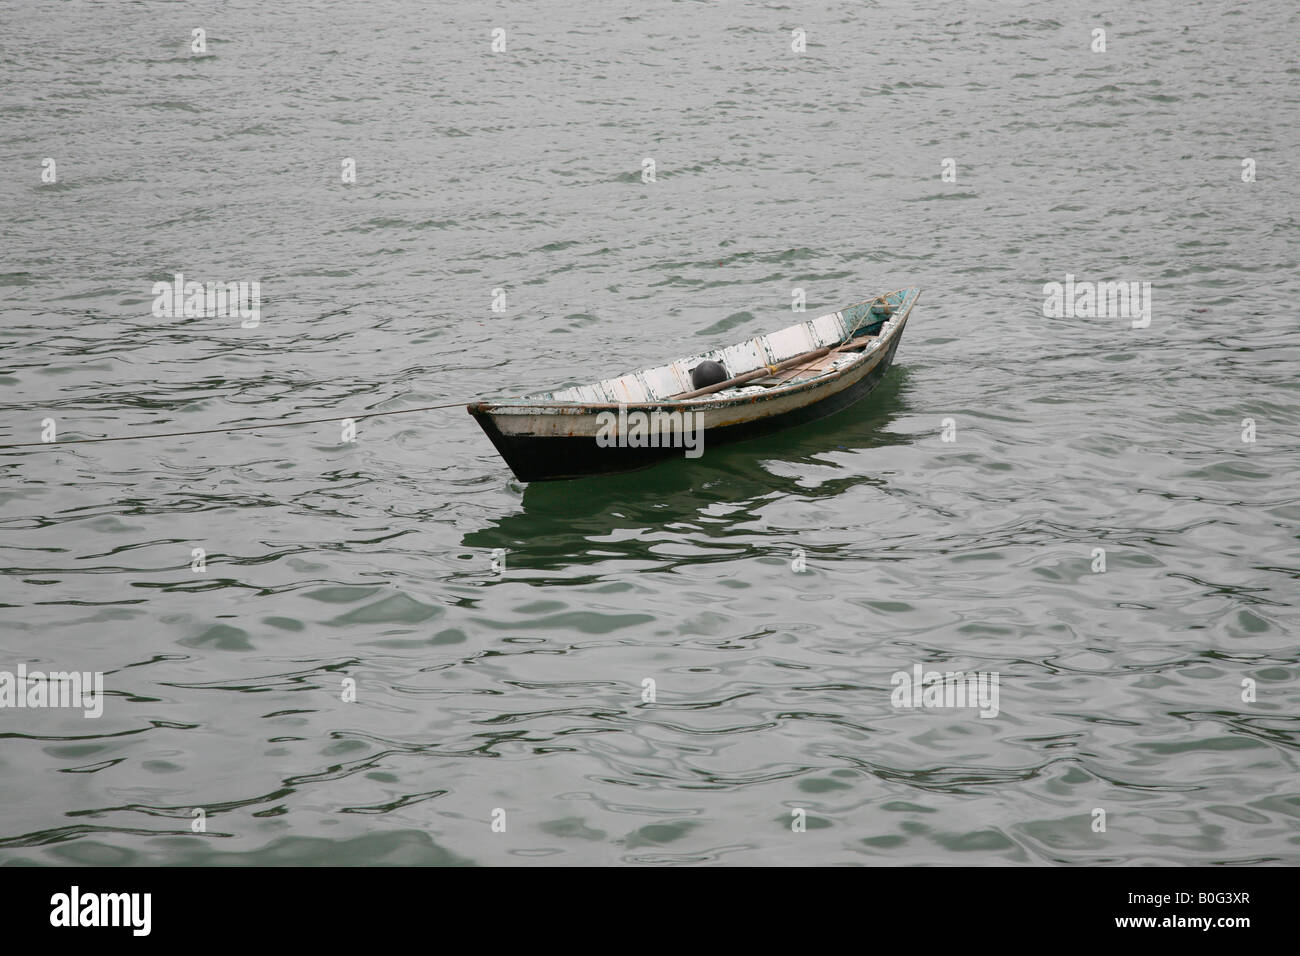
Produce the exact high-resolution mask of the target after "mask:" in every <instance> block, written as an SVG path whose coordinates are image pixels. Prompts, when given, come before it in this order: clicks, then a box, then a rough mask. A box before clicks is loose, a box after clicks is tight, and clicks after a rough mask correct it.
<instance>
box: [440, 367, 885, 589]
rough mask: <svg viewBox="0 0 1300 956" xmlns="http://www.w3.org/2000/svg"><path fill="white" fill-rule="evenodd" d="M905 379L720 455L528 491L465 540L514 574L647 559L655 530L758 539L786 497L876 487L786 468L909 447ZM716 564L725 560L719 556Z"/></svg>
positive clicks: (865, 479) (850, 476) (831, 495)
mask: <svg viewBox="0 0 1300 956" xmlns="http://www.w3.org/2000/svg"><path fill="white" fill-rule="evenodd" d="M907 382H908V371H907V369H906V368H904V367H899V366H895V367H894V368H891V369H890V370H889V372H888V373H887V374H886V375H885V378H884V379H883V380H882V381H881V383H880V385H879V386H878V387H877V388H876V389H875V390H874V391H873V392H871V394H870V395H868V396H867V397H866V398H864V399H863V400H862V401H860V402H858V403H857V404H856V405H853V406H852V407H850V408H848V409H845V410H843V411H841V412H839V413H837V414H835V415H832V416H830V417H828V418H823V419H821V420H819V421H816V422H811V423H809V424H808V425H805V426H803V427H799V428H789V429H786V430H784V431H781V432H777V433H775V434H772V435H766V436H763V437H761V438H755V439H752V440H750V441H745V442H737V443H732V444H726V445H722V446H720V447H717V448H708V446H707V437H708V436H707V434H706V436H705V440H706V446H705V453H704V455H703V456H702V457H701V458H699V459H695V460H689V459H686V458H684V457H683V458H673V459H669V460H667V461H665V462H662V463H660V464H658V465H654V466H652V467H650V468H646V469H643V470H641V471H637V472H631V473H628V474H621V475H609V476H606V477H601V478H584V479H577V480H574V481H562V482H550V481H546V482H535V483H532V484H529V485H526V486H525V487H524V490H523V498H522V501H521V507H520V509H519V510H518V511H516V512H514V513H512V514H509V515H506V516H504V517H501V518H497V519H495V520H494V521H492V522H490V523H489V524H488V525H487V526H485V527H483V528H481V529H477V530H475V531H471V532H469V533H468V534H466V535H465V537H464V538H463V539H462V543H463V544H464V545H465V546H466V547H469V548H481V549H486V550H489V551H491V550H494V549H497V548H502V549H505V550H507V551H510V552H512V554H513V557H512V559H511V565H512V567H516V568H535V569H538V570H555V569H561V568H570V567H573V566H574V565H582V564H596V563H604V562H605V561H607V560H609V559H610V558H611V557H617V556H624V557H643V558H644V557H649V556H650V555H651V552H650V551H649V550H648V548H649V546H650V545H651V544H652V543H653V542H652V541H648V540H646V539H645V538H644V537H643V534H644V533H646V532H651V531H653V530H654V529H656V528H663V527H672V528H674V529H675V530H681V531H683V532H684V533H686V532H699V533H704V534H707V536H708V537H709V538H710V539H712V540H713V541H715V542H719V541H722V540H723V539H726V538H728V537H730V536H733V535H739V536H746V537H747V536H751V535H759V536H761V535H762V534H764V533H765V529H764V528H763V527H762V524H761V515H760V514H759V511H758V508H759V507H760V506H761V505H762V504H763V503H765V502H768V501H771V500H773V499H775V498H780V497H782V496H784V495H798V496H799V497H801V498H814V499H815V498H826V499H835V498H837V497H839V496H841V495H843V494H844V493H845V492H846V491H847V490H848V489H850V488H852V487H853V486H855V485H859V484H872V483H880V481H881V479H880V478H877V477H875V476H873V475H871V474H869V473H866V472H862V471H856V470H855V471H852V472H850V471H848V470H847V469H840V470H841V471H843V474H841V475H839V476H838V477H834V478H831V479H828V480H823V481H822V482H821V483H819V484H817V485H815V486H813V487H807V486H806V485H805V484H804V483H802V482H801V480H800V478H799V477H798V469H797V468H795V467H788V466H797V465H801V464H816V465H819V466H823V467H829V468H832V469H836V468H838V466H836V465H835V463H834V461H833V459H830V458H828V457H827V453H828V452H836V451H863V450H870V449H877V448H886V447H889V446H892V445H900V444H904V443H906V442H908V441H909V440H911V439H910V436H908V435H906V434H904V433H901V432H899V431H897V430H896V429H895V428H894V427H893V425H894V422H895V419H896V418H897V417H898V415H899V414H901V413H903V412H904V410H905V409H906V396H907ZM857 460H858V461H861V460H863V459H857ZM866 460H869V459H866ZM783 466H787V467H783ZM623 532H637V534H636V535H635V536H628V535H625V534H623ZM718 557H720V558H721V559H724V560H725V558H726V551H725V550H724V551H722V552H721V553H720V554H719V555H718Z"/></svg>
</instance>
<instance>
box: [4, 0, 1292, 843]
mask: <svg viewBox="0 0 1300 956" xmlns="http://www.w3.org/2000/svg"><path fill="white" fill-rule="evenodd" d="M3 20H4V28H3V30H0V54H2V55H0V126H2V127H3V131H4V135H3V137H0V168H2V169H3V176H0V199H2V201H3V208H4V213H5V216H4V219H5V231H4V236H3V239H2V240H0V243H2V244H3V249H4V256H3V261H2V262H0V273H3V274H0V296H2V297H3V330H2V332H0V341H3V362H2V368H0V403H3V414H2V415H0V442H8V443H13V442H26V441H38V440H39V439H40V435H41V430H42V420H43V419H46V418H52V419H53V420H54V421H55V423H56V427H57V428H58V431H59V436H60V437H63V438H74V437H95V436H103V435H129V434H131V433H133V432H134V433H145V432H159V431H166V432H170V431H178V430H194V429H202V428H212V427H216V426H220V425H225V424H242V423H246V422H248V421H264V420H275V419H291V418H327V417H331V416H333V417H337V418H342V417H345V416H347V415H355V414H362V413H364V412H367V411H376V410H392V409H400V408H404V407H414V406H421V405H430V404H439V403H443V402H456V401H465V400H469V399H472V398H477V397H489V396H496V395H513V394H520V393H523V392H527V391H531V390H535V389H540V388H546V387H550V386H552V385H557V384H561V383H566V382H580V381H586V380H591V379H595V378H600V377H605V376H608V375H613V374H618V373H621V372H623V371H626V370H628V369H629V368H635V367H640V366H642V365H647V364H651V363H657V362H660V361H662V360H665V359H669V358H672V357H675V356H677V355H683V354H690V353H692V352H697V351H700V350H702V349H704V348H708V347H712V346H715V345H721V344H727V343H728V342H730V341H735V340H738V339H741V338H743V337H747V336H751V335H755V334H758V333H761V332H763V331H767V330H770V329H774V328H779V327H781V326H784V325H787V324H789V323H790V322H791V321H793V320H792V318H791V312H790V308H791V295H792V290H793V289H804V290H805V291H806V294H807V297H808V308H809V311H810V312H812V313H820V312H824V311H830V310H834V309H837V308H839V307H841V306H844V305H847V304H849V303H851V302H856V301H860V300H862V299H864V298H867V297H869V296H871V295H874V294H876V293H877V292H881V291H884V290H887V289H895V288H900V287H903V286H910V285H917V286H921V287H922V288H923V289H924V290H925V291H924V294H923V296H922V299H921V302H920V304H919V305H918V306H917V308H916V310H915V312H914V313H913V315H912V318H911V320H910V322H909V324H908V328H907V332H906V336H905V337H904V340H903V343H902V346H901V348H900V349H899V352H898V355H897V359H896V362H895V366H894V368H893V369H892V370H891V371H890V373H889V375H888V376H887V378H886V380H885V381H884V383H883V384H882V386H881V387H880V389H879V390H878V391H877V392H876V393H875V394H873V395H872V396H871V397H870V398H869V399H868V400H867V401H865V402H863V403H862V404H860V405H859V406H857V407H855V408H853V409H852V410H850V411H847V412H844V413H841V414H839V415H837V416H835V417H833V418H831V419H828V420H826V421H824V422H822V423H820V424H818V425H815V426H810V427H807V428H805V429H802V430H799V431H795V432H786V433H783V434H780V435H777V436H773V437H770V438H766V439H761V440H757V441H753V442H750V443H745V444H740V445H731V446H727V447H725V448H718V449H711V450H709V451H708V452H707V453H706V454H705V456H704V458H703V459H702V460H700V461H698V462H687V461H673V462H670V463H668V464H665V465H663V466H660V467H657V468H654V469H651V470H648V471H644V472H640V473H637V474H632V475H625V476H619V477H613V478H608V479H603V480H584V481H579V482H563V483H555V484H541V485H531V486H523V485H521V484H519V483H518V482H516V481H515V480H514V479H513V478H512V476H511V475H510V473H509V471H508V470H507V468H506V467H505V465H504V463H503V462H502V461H501V460H500V459H499V458H498V456H497V455H496V453H495V452H494V450H493V448H492V446H491V445H490V444H489V442H488V441H487V439H486V437H485V436H484V435H483V434H482V433H481V432H480V431H479V429H478V428H477V426H476V425H475V424H474V422H473V421H472V420H471V419H470V418H469V416H467V415H466V414H464V412H463V411H462V410H460V409H451V410H447V411H435V412H428V413H422V414H418V415H411V416H398V417H390V418H381V419H372V420H365V421H362V422H360V423H359V425H358V440H357V442H356V443H355V444H341V443H340V442H339V437H340V435H339V426H338V425H337V424H325V425H319V426H310V427H302V428H294V429H276V430H269V431H263V432H242V433H235V434H208V435H202V436H195V437H189V438H170V439H163V440H156V441H138V442H123V443H108V444H96V445H63V446H51V447H48V448H27V449H9V450H0V474H2V475H3V484H2V485H0V502H2V504H0V565H2V566H3V567H2V575H0V604H2V605H3V607H2V610H0V615H2V617H0V622H2V625H3V627H2V629H0V670H8V671H14V670H15V669H16V668H17V667H18V665H19V664H21V663H25V664H26V665H27V666H28V667H30V668H32V669H38V668H42V669H46V670H56V669H77V670H84V671H102V672H103V673H104V675H105V676H104V680H105V685H106V692H107V694H108V698H107V701H106V705H105V709H104V714H103V716H102V717H101V718H99V719H98V720H87V719H84V718H83V717H82V716H81V715H80V712H78V711H69V710H31V709H23V710H17V709H5V710H3V711H0V722H2V723H0V737H2V738H3V739H2V741H0V862H7V863H14V862H24V861H26V862H41V863H99V864H105V863H107V864H118V863H121V864H127V863H184V864H214V863H220V864H227V863H233V864H259V863H260V864H268V863H294V862H296V863H313V864H319V863H380V862H382V863H480V864H493V863H495V864H501V863H544V864H576V863H587V864H593V863H594V864H608V863H639V864H662V863H728V864H759V863H788V864H822V863H831V864H836V863H850V864H852V863H861V864H880V863H889V864H901V863H906V864H921V863H925V864H936V863H978V864H1044V863H1064V864H1082V863H1102V862H1104V863H1129V864H1150V863H1232V864H1245V863H1275V862H1290V863H1295V862H1297V861H1300V782H1298V780H1300V778H1298V777H1297V744H1298V742H1300V725H1298V724H1297V705H1298V704H1300V692H1298V691H1297V684H1296V677H1297V668H1298V660H1300V653H1298V650H1297V640H1296V631H1297V625H1298V624H1300V615H1297V611H1296V601H1297V596H1298V593H1300V589H1298V587H1297V578H1298V577H1300V546H1298V544H1297V532H1296V529H1297V522H1298V521H1300V491H1298V488H1297V480H1296V475H1297V471H1298V470H1300V452H1297V445H1296V438H1297V433H1300V391H1298V390H1297V385H1296V377H1295V368H1296V361H1297V359H1298V358H1300V335H1298V334H1297V327H1298V325H1300V322H1298V321H1297V316H1296V310H1295V305H1294V303H1295V301H1296V299H1297V296H1300V280H1298V279H1297V275H1298V270H1297V256H1296V239H1297V219H1296V216H1297V208H1298V203H1297V188H1298V187H1297V179H1296V176H1295V168H1296V167H1295V163H1296V157H1297V146H1298V145H1300V142H1298V141H1300V136H1297V132H1296V125H1295V117H1296V115H1297V113H1296V110H1297V105H1298V100H1300V96H1298V92H1300V83H1298V82H1297V79H1298V77H1297V74H1298V68H1297V66H1296V59H1295V47H1294V38H1295V37H1296V35H1297V30H1300V8H1297V7H1296V6H1295V5H1294V4H1292V3H1286V2H1277V0H1267V2H1257V3H1251V4H1240V5H1232V6H1231V7H1229V6H1226V5H1222V4H1211V3H1177V2H1172V0H1162V2H1155V3H1148V4H1144V5H1142V6H1141V7H1138V8H1135V7H1132V6H1131V5H1128V4H1113V5H1111V6H1109V7H1107V6H1103V7H1100V8H1097V9H1094V10H1090V11H1089V10H1084V9H1083V8H1082V7H1080V5H1077V4H1048V3H1028V4H1025V3H986V2H981V3H970V4H966V3H962V4H950V3H940V2H935V0H922V2H915V3H913V2H908V3H904V2H901V0H884V2H881V3H870V4H862V3H813V4H807V5H797V6H796V5H790V6H784V5H776V4H760V3H753V2H732V0H727V2H721V3H692V2H667V0H648V2H645V3H639V4H634V5H619V4H614V5H599V4H596V5H593V4H590V3H580V2H577V0H550V2H546V0H543V2H538V3H533V4H526V5H524V4H520V5H505V4H489V5H483V4H474V3H468V2H461V3H454V4H421V3H415V2H409V0H402V2H374V3H360V4H354V3H342V2H327V0H310V2H302V3H294V4H269V3H251V2H246V0H239V2H230V3H219V4H217V3H214V4H201V3H200V4H185V5H179V4H165V3H125V2H124V3H112V4H39V5H38V4H27V3H6V4H5V5H4V10H3ZM196 27H201V28H203V29H205V30H206V36H207V52H206V53H205V54H202V55H199V54H195V53H193V52H191V50H190V37H191V31H192V30H193V29H194V28H196ZM1097 27H1101V28H1104V29H1105V30H1106V31H1107V49H1106V52H1104V53H1101V52H1093V51H1092V49H1091V48H1090V47H1091V44H1092V42H1093V41H1092V31H1093V29H1094V28H1097ZM497 28H501V29H504V30H505V31H506V32H505V38H506V45H507V48H506V50H505V51H504V52H496V53H494V52H493V51H492V49H491V44H492V39H493V34H492V31H493V30H494V29H497ZM794 29H802V30H804V31H806V35H807V49H806V51H805V52H804V53H802V54H800V53H797V52H795V51H793V50H792V49H791V43H792V33H791V31H792V30H794ZM47 157H49V158H53V159H54V160H55V162H56V169H57V177H58V178H57V182H56V183H42V181H41V170H42V165H41V163H42V160H43V159H44V158H47ZM348 157H350V158H353V159H354V160H355V162H356V170H357V182H356V183H355V184H350V185H344V184H342V183H341V182H340V178H341V176H340V171H341V163H342V160H343V159H344V158H348ZM647 158H651V159H653V160H654V161H655V166H656V176H655V181H654V182H652V183H647V182H643V179H642V162H643V160H645V159H647ZM947 158H951V159H953V160H954V162H955V164H956V172H957V178H956V181H955V182H946V181H944V180H943V179H942V178H941V175H940V173H941V164H942V162H943V160H944V159H947ZM1244 159H1253V160H1254V162H1255V165H1256V177H1257V179H1256V181H1255V182H1243V181H1242V171H1243V165H1242V161H1243V160H1244ZM175 272H183V273H184V274H185V275H186V277H187V278H192V279H197V280H200V281H208V280H212V281H215V280H223V281H225V280H259V281H260V282H261V284H262V321H261V324H260V325H259V326H258V327H257V328H255V329H244V328H241V327H240V325H239V322H238V320H233V321H232V320H230V319H227V318H224V317H196V318H162V319H159V318H155V317H154V316H153V315H152V314H151V303H152V296H151V294H150V293H151V286H152V284H153V283H154V282H155V281H158V280H165V279H168V278H170V277H171V275H172V274H173V273H175ZM1067 273H1069V274H1074V275H1076V276H1078V277H1079V278H1080V279H1091V280H1123V281H1131V282H1150V283H1151V286H1152V302H1153V309H1152V318H1151V323H1150V325H1149V327H1147V328H1139V329H1135V328H1133V327H1132V325H1131V323H1130V322H1129V320H1128V319H1125V318H1121V317H1112V318H1062V319H1047V318H1044V317H1043V311H1042V307H1043V293H1042V286H1043V284H1044V283H1045V282H1051V281H1063V280H1064V277H1065V275H1066V274H1067ZM497 289H502V290H505V298H506V310H505V311H504V312H503V313H495V312H493V311H492V309H491V305H492V301H493V296H494V290H497ZM945 419H952V422H951V425H952V428H953V429H955V435H954V436H953V437H955V441H951V442H945V441H943V440H942V431H943V423H944V420H945ZM1245 419H1251V420H1252V421H1253V422H1254V429H1255V441H1254V442H1246V441H1243V431H1244V430H1245V429H1246V428H1247V427H1248V426H1246V425H1245V424H1243V420H1245ZM195 548H202V549H204V551H205V552H206V554H207V569H206V571H205V572H202V573H196V572H194V571H192V570H191V555H192V552H193V549H195ZM1098 548H1101V549H1104V552H1105V571H1104V573H1102V572H1100V571H1098V570H1095V568H1097V558H1096V557H1095V556H1094V555H1095V549H1098ZM502 552H504V564H505V567H504V569H503V570H501V571H499V572H498V571H496V570H494V567H493V555H494V553H495V554H497V555H498V557H500V555H501V553H502ZM798 554H801V555H802V556H803V561H804V562H805V563H806V570H805V571H803V572H802V573H801V572H799V571H796V570H795V567H794V564H795V558H796V555H798ZM499 564H500V561H499V560H498V565H499ZM916 664H921V665H922V666H923V667H924V668H926V669H933V670H940V671H948V670H979V671H988V672H995V673H997V674H998V675H1000V712H999V714H998V716H997V717H996V718H992V719H984V718H981V717H979V716H978V714H977V713H975V712H973V711H971V710H957V709H949V710H914V709H897V708H895V707H893V706H892V705H891V700H890V692H891V690H892V685H891V676H892V675H893V674H894V673H895V672H897V671H900V670H901V671H910V670H911V669H912V667H913V666H914V665H916ZM345 679H351V680H352V681H354V682H355V687H356V697H357V699H356V701H355V702H344V701H343V700H342V695H343V688H344V682H345ZM647 679H651V680H653V681H654V682H655V691H656V697H655V700H654V702H647V701H645V700H643V682H644V681H646V680H647ZM1243 682H1247V685H1249V683H1250V682H1253V686H1254V688H1255V693H1254V695H1253V696H1254V699H1253V700H1244V699H1243V695H1245V696H1246V697H1250V696H1251V695H1250V694H1249V693H1246V690H1247V689H1248V687H1245V686H1244V685H1243ZM196 808H201V809H203V811H204V813H205V814H206V826H207V829H206V832H204V833H196V832H193V830H192V821H193V820H194V816H193V811H194V810H195V809H196ZM800 809H801V810H803V811H804V812H805V814H806V831H805V832H796V831H795V830H794V829H792V823H793V822H794V821H795V820H796V818H797V816H798V815H797V814H795V813H794V812H793V811H796V810H800ZM1097 809H1101V810H1104V811H1105V814H1106V816H1105V830H1104V831H1100V832H1099V831H1098V830H1097V829H1096V828H1095V826H1094V821H1095V820H1096V819H1097V815H1096V814H1095V812H1094V811H1095V810H1097ZM498 810H500V811H504V820H505V824H506V827H505V832H494V831H493V829H492V821H493V819H494V813H495V812H496V811H498ZM495 815H496V817H497V818H498V819H500V818H501V815H500V814H499V813H496V814H495Z"/></svg>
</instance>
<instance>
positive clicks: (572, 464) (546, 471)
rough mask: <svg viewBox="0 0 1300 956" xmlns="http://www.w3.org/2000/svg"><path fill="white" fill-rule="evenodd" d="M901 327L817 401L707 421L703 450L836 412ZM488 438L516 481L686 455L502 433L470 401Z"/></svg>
mask: <svg viewBox="0 0 1300 956" xmlns="http://www.w3.org/2000/svg"><path fill="white" fill-rule="evenodd" d="M902 332H903V330H902V329H899V330H898V334H897V335H895V336H894V338H893V341H891V342H890V343H889V350H888V351H887V352H886V353H885V355H884V357H883V358H882V359H880V361H879V362H878V363H877V364H876V367H875V368H873V369H872V370H871V371H870V372H868V373H867V374H866V375H864V376H863V377H862V378H861V379H860V380H859V381H857V382H855V383H854V384H852V385H850V386H849V387H847V388H844V389H841V390H840V391H838V392H836V393H835V394H833V395H828V396H827V397H826V398H824V399H822V400H821V401H818V402H814V403H812V404H810V405H805V406H803V407H801V408H795V409H792V410H790V411H788V412H783V413H781V414H779V415H771V416H768V417H766V418H757V419H754V420H753V421H748V422H739V423H737V424H735V425H726V426H714V427H710V428H709V429H708V430H707V432H706V433H705V442H704V454H706V455H707V454H708V450H709V448H710V447H712V446H715V445H725V444H728V443H731V442H738V441H746V440H747V439H750V438H759V437H761V436H763V435H770V434H772V433H773V432H778V431H781V430H783V429H786V428H792V427H794V426H797V425H804V424H807V423H808V422H814V421H817V420H818V419H822V418H826V417H827V416H828V415H834V414H835V413H836V412H838V411H842V410H844V409H845V408H848V407H849V406H850V405H852V404H854V403H855V402H857V401H859V400H860V399H862V398H865V397H866V396H867V395H868V394H870V393H871V392H872V391H873V390H874V389H875V387H876V386H877V385H879V384H880V380H881V379H882V378H884V376H885V373H886V372H887V371H889V367H890V366H891V365H892V364H893V361H894V353H895V352H896V351H897V350H898V343H899V341H900V340H901V339H902V337H903V336H902ZM469 413H470V414H471V415H473V416H474V418H475V419H476V420H477V421H478V423H479V425H481V426H482V427H483V430H484V431H485V432H487V435H488V438H490V439H491V440H492V444H494V445H495V446H496V448H497V451H498V452H500V453H501V457H502V458H504V459H505V460H506V463H507V464H508V465H509V466H510V470H511V471H513V472H514V473H515V477H516V478H518V479H519V480H520V481H530V482H531V481H558V480H561V479H565V478H584V477H588V476H591V475H612V474H617V473H619V472H625V471H637V470H639V469H641V468H647V467H649V466H650V465H653V464H656V463H658V462H661V461H664V460H666V459H669V458H680V457H682V456H683V455H684V451H683V450H682V449H681V448H603V447H601V446H599V445H597V444H596V439H595V438H588V437H578V438H568V437H554V438H553V437H544V438H532V437H526V436H518V435H514V436H511V435H504V434H502V432H501V430H500V429H498V428H497V426H496V422H494V421H493V420H492V416H491V415H490V414H487V413H486V412H483V411H480V410H479V409H477V408H476V407H475V406H473V405H471V406H469Z"/></svg>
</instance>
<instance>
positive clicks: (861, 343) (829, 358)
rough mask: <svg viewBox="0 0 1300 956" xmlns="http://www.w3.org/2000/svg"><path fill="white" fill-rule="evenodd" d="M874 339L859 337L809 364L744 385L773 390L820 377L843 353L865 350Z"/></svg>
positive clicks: (872, 337)
mask: <svg viewBox="0 0 1300 956" xmlns="http://www.w3.org/2000/svg"><path fill="white" fill-rule="evenodd" d="M874 338H875V336H874V335H863V336H860V337H859V338H856V339H854V340H853V341H852V342H848V343H846V344H844V345H841V346H840V347H839V348H837V349H835V350H833V351H831V352H827V353H826V354H825V355H823V356H822V357H821V358H816V359H813V360H812V361H811V362H805V363H803V364H801V365H796V366H794V368H788V369H785V370H783V371H780V372H777V373H776V374H775V375H765V376H763V377H762V378H755V379H751V380H750V381H748V382H746V383H745V384H746V385H762V386H764V387H766V388H773V387H775V386H777V385H787V384H789V383H790V382H793V381H795V380H796V379H812V378H816V377H817V376H818V375H822V374H824V373H825V372H826V371H828V370H829V369H830V367H831V363H833V362H834V361H835V360H836V359H837V358H839V357H840V356H841V355H842V354H843V353H845V352H856V351H858V350H860V349H863V348H866V346H867V345H868V344H870V342H871V340H872V339H874Z"/></svg>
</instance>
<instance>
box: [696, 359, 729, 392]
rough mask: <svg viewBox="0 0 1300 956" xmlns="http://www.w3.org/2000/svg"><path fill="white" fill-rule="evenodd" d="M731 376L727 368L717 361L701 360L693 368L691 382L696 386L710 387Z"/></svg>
mask: <svg viewBox="0 0 1300 956" xmlns="http://www.w3.org/2000/svg"><path fill="white" fill-rule="evenodd" d="M728 377H729V376H728V375H727V370H726V369H725V368H723V367H722V366H721V365H719V364H718V363H717V362H701V363H700V364H699V365H697V366H695V368H693V369H691V384H692V385H694V386H695V387H696V388H708V387H709V386H710V385H717V384H718V383H719V382H725V381H726V380H727V378H728Z"/></svg>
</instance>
